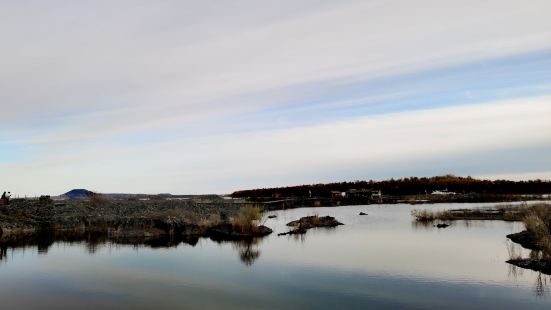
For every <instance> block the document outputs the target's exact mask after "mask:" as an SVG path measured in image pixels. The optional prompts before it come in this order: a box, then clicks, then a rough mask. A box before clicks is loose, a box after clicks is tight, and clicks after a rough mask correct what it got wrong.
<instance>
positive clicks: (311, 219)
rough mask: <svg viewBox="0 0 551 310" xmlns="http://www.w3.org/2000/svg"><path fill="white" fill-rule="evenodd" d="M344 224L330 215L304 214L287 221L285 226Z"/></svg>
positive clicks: (307, 226)
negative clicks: (297, 218)
mask: <svg viewBox="0 0 551 310" xmlns="http://www.w3.org/2000/svg"><path fill="white" fill-rule="evenodd" d="M339 225H344V224H343V223H341V222H339V221H337V220H336V219H335V218H334V217H331V216H321V217H320V216H305V217H302V218H301V219H300V220H296V221H292V222H289V223H287V226H300V227H302V228H304V229H310V228H314V227H336V226H339Z"/></svg>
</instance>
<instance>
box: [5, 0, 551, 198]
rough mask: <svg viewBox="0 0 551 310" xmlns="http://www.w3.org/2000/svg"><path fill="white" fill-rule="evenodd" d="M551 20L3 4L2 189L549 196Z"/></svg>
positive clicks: (366, 4)
mask: <svg viewBox="0 0 551 310" xmlns="http://www.w3.org/2000/svg"><path fill="white" fill-rule="evenodd" d="M549 12H551V1H548V0H541V1H540V0H526V1H517V0H515V1H512V0H476V1H471V0H461V1H451V0H439V1H435V0H434V1H428V0H418V1H405V0H402V1H394V0H389V1H384V0H380V1H371V0H361V1H352V0H350V1H349V0H342V1H322V0H278V1H254V0H232V1H209V0H205V1H170V0H167V1H145V0H132V1H119V0H113V1H111V0H110V1H102V0H98V1H86V2H85V1H69V0H68V1H55V0H53V1H32V0H31V1H16V0H3V1H0V38H1V40H2V41H1V43H0V111H1V112H0V113H1V120H0V190H10V191H11V192H12V193H14V194H16V195H21V196H22V195H39V194H53V195H57V194H61V193H64V192H66V191H68V190H70V189H72V188H87V189H90V190H94V191H98V192H106V193H114V192H130V193H167V192H170V193H175V194H184V193H190V194H200V193H230V192H232V191H235V190H240V189H249V188H260V187H269V186H281V185H295V184H310V183H319V182H334V181H351V180H363V179H375V180H378V179H387V178H399V177H408V176H432V175H443V174H455V175H461V176H467V175H470V176H474V177H483V178H490V179H496V178H508V179H515V180H525V179H536V178H542V179H551V18H549Z"/></svg>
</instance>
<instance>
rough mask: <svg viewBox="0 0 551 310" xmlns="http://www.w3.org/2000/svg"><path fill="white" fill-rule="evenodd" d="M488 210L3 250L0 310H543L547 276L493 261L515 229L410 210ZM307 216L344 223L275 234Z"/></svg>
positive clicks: (280, 223)
mask: <svg viewBox="0 0 551 310" xmlns="http://www.w3.org/2000/svg"><path fill="white" fill-rule="evenodd" d="M492 205H495V204H433V205H416V206H411V205H405V204H404V205H401V204H397V205H368V206H343V207H338V208H302V209H292V210H282V211H274V212H269V213H267V214H273V215H277V218H275V219H267V220H266V222H265V225H266V226H268V227H271V228H272V229H274V233H273V234H272V235H270V236H268V237H266V238H263V239H261V240H257V241H255V242H253V243H243V242H241V243H230V242H224V243H217V242H214V241H211V240H209V239H200V240H199V242H198V243H197V244H195V245H189V244H184V243H182V244H179V245H178V246H175V247H159V248H151V247H148V246H144V245H136V246H131V245H117V244H111V243H105V244H99V245H94V246H92V245H89V244H86V243H84V242H82V243H61V242H57V243H54V244H53V245H51V246H49V247H44V246H41V247H40V248H39V247H37V246H29V247H18V248H7V249H6V248H4V249H3V257H2V260H1V261H0V308H1V309H37V308H40V309H61V308H64V309H154V308H155V309H183V308H202V309H204V308H224V309H247V308H254V309H260V308H261V309H304V308H315V309H324V308H327V309H330V308H331V309H334V308H342V309H366V308H371V309H442V308H445V309H466V308H469V309H488V308H496V309H497V308H499V309H550V306H551V295H549V294H548V289H549V288H548V285H549V283H550V278H549V277H548V276H545V275H540V274H538V273H536V272H533V271H529V270H521V269H517V268H513V267H512V266H510V265H508V264H507V263H505V261H506V260H507V259H508V258H509V254H508V251H509V247H511V244H510V243H509V242H508V241H507V238H506V237H505V235H507V234H509V233H514V232H518V231H521V230H522V229H523V224H521V223H512V222H501V221H469V222H462V221H460V222H455V223H453V224H452V226H450V227H448V228H446V229H438V228H436V227H432V226H428V227H427V226H422V225H417V224H416V223H415V222H413V218H412V216H411V215H410V212H411V210H413V209H423V208H427V209H431V210H443V209H452V208H476V207H484V206H492ZM359 212H366V213H368V214H369V215H367V216H359V215H358V213H359ZM313 214H318V215H320V216H325V215H330V216H334V217H335V218H336V219H337V220H339V221H341V222H342V223H344V224H345V225H344V226H339V227H336V228H331V229H322V228H319V229H312V230H309V231H308V232H307V233H306V234H305V235H302V236H277V233H280V232H285V231H287V230H288V228H287V227H286V226H285V224H286V223H287V222H289V221H291V220H296V219H299V218H300V217H302V216H306V215H313ZM513 246H514V245H513ZM515 250H516V251H522V252H523V253H524V255H528V251H526V250H522V249H521V248H520V247H518V246H516V247H515Z"/></svg>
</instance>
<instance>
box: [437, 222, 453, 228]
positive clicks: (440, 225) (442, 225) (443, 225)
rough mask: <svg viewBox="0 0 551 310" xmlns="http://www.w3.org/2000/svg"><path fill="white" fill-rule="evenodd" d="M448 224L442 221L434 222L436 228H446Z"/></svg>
mask: <svg viewBox="0 0 551 310" xmlns="http://www.w3.org/2000/svg"><path fill="white" fill-rule="evenodd" d="M449 226H450V225H448V224H443V223H442V224H436V227H438V228H447V227H449Z"/></svg>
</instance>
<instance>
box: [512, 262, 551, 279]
mask: <svg viewBox="0 0 551 310" xmlns="http://www.w3.org/2000/svg"><path fill="white" fill-rule="evenodd" d="M507 263H509V264H511V265H514V266H517V267H520V268H524V269H530V270H534V271H537V272H541V273H544V274H547V275H551V261H549V260H544V259H530V258H519V259H510V260H508V261H507Z"/></svg>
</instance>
